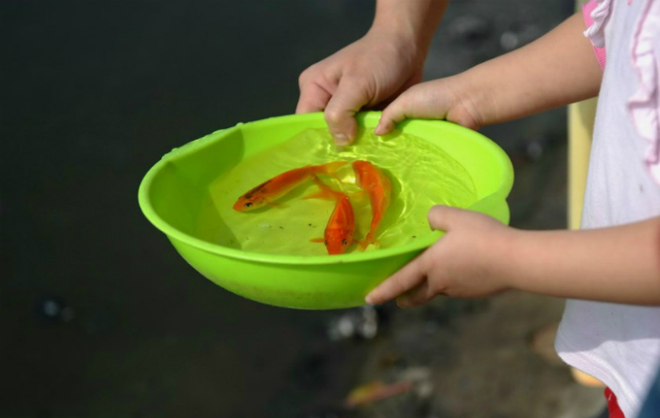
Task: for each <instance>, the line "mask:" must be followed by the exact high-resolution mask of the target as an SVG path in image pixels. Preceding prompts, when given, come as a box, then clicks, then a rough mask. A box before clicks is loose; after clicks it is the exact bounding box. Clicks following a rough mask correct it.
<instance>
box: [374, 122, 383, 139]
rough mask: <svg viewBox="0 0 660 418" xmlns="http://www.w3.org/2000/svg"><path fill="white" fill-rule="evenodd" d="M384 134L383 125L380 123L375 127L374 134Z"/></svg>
mask: <svg viewBox="0 0 660 418" xmlns="http://www.w3.org/2000/svg"><path fill="white" fill-rule="evenodd" d="M382 134H383V127H382V126H381V125H380V124H378V126H376V129H374V135H379V136H380V135H382Z"/></svg>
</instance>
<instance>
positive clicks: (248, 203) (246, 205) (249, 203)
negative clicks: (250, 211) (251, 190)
mask: <svg viewBox="0 0 660 418" xmlns="http://www.w3.org/2000/svg"><path fill="white" fill-rule="evenodd" d="M243 206H245V207H246V208H249V207H250V206H252V202H247V203H246V204H244V205H243Z"/></svg>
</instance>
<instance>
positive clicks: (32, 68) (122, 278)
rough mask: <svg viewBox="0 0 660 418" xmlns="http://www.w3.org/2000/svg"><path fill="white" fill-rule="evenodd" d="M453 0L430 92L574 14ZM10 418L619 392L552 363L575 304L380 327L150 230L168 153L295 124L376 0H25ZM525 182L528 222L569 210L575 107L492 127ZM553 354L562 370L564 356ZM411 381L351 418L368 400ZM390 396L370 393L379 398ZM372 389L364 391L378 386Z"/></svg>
mask: <svg viewBox="0 0 660 418" xmlns="http://www.w3.org/2000/svg"><path fill="white" fill-rule="evenodd" d="M494 3H495V2H492V1H485V0H483V1H462V2H458V1H457V2H454V4H452V5H451V6H450V8H449V10H448V12H447V16H446V19H445V21H444V23H443V26H442V28H441V29H440V30H439V31H438V34H437V36H436V41H435V42H434V44H433V47H432V51H431V53H430V55H429V59H428V65H427V77H428V78H432V77H437V76H441V75H446V74H451V73H453V72H456V71H460V70H462V69H464V68H467V67H468V66H470V65H473V64H476V63H478V62H480V61H483V60H484V59H488V58H490V57H493V56H496V55H498V54H501V53H503V52H504V51H506V50H508V49H510V48H513V47H516V46H518V45H521V44H523V43H525V42H528V41H530V40H531V39H533V38H534V37H536V36H538V35H539V34H540V33H542V32H544V31H546V30H547V29H549V28H551V27H552V26H554V25H555V24H557V23H558V22H559V21H560V20H561V19H562V18H563V17H564V16H566V15H567V14H568V13H570V10H571V9H572V3H570V2H556V3H553V4H551V5H550V4H546V2H542V1H522V0H516V1H514V0H500V1H498V2H497V3H498V6H497V7H495V6H494ZM0 8H1V9H0V11H1V13H0V19H1V21H0V44H1V45H2V50H3V52H4V53H3V58H4V59H3V64H2V68H1V71H2V76H3V80H4V81H5V82H4V83H3V88H2V89H3V90H2V96H1V97H2V113H1V116H2V123H1V124H0V140H1V143H0V146H1V147H2V148H1V152H0V158H1V159H2V160H1V161H2V163H1V164H0V170H1V172H0V178H1V179H2V189H1V190H2V194H1V198H2V202H1V207H0V210H1V211H2V212H1V213H2V215H1V222H2V229H1V230H2V232H1V242H0V244H1V246H2V247H1V254H0V257H1V258H0V260H1V267H0V268H1V270H0V276H1V277H2V281H1V282H0V286H1V287H0V289H1V292H0V332H1V333H2V335H1V338H0V370H1V371H2V375H3V377H4V379H3V387H2V390H1V391H0V416H3V417H4V416H7V417H35V418H36V417H40V418H42V417H43V418H46V417H48V418H55V417H180V416H195V417H207V416H208V417H219V416H220V417H236V418H239V417H250V418H256V417H268V418H279V417H305V418H312V417H327V418H330V417H333V416H334V417H344V416H346V417H349V416H356V417H369V418H372V417H373V418H375V417H399V416H408V417H427V418H431V417H538V418H542V417H567V418H568V417H571V418H572V417H575V418H589V417H591V416H592V415H593V414H595V413H596V412H598V410H599V409H600V407H601V406H602V401H601V396H600V390H598V389H588V388H584V387H581V386H579V385H577V384H576V383H574V382H573V380H572V379H571V376H570V372H569V370H568V369H567V368H566V367H565V366H563V365H561V364H558V363H556V362H555V360H554V359H553V358H552V356H551V355H546V356H545V357H544V356H542V355H539V354H537V353H536V351H535V350H534V349H532V345H530V344H531V341H532V338H533V336H534V335H536V334H535V333H536V331H537V330H539V329H542V328H543V327H545V326H546V325H547V324H552V323H554V322H555V321H557V320H558V319H559V317H560V315H561V309H562V304H563V301H561V300H556V299H549V298H542V297H535V296H531V295H524V294H519V293H508V294H505V295H502V296H499V297H496V298H492V299H488V300H478V301H460V300H446V299H437V300H436V301H434V302H433V303H432V304H429V305H428V306H426V307H424V308H419V309H413V310H407V311H400V310H397V309H396V308H395V307H394V306H391V305H386V306H384V307H381V308H380V309H379V310H378V312H377V315H378V318H379V332H378V334H377V336H376V337H375V338H373V339H364V338H359V337H357V338H341V337H338V336H337V335H335V338H334V339H333V338H331V336H330V334H329V330H333V329H336V324H337V321H340V320H342V318H344V316H345V315H346V314H350V315H358V316H359V315H363V314H364V312H362V311H360V310H351V311H327V312H306V311H293V310H286V309H279V308H273V307H269V306H264V305H260V304H257V303H254V302H251V301H248V300H244V299H242V298H240V297H237V296H235V295H233V294H230V293H228V292H226V291H224V290H222V289H221V288H218V287H217V286H215V285H213V284H212V283H211V282H209V281H207V280H206V279H204V278H203V277H201V276H200V275H198V274H197V273H196V272H195V271H194V270H192V269H191V268H190V267H189V266H188V265H187V264H186V263H185V262H184V261H183V260H182V259H181V258H180V257H179V256H178V255H177V254H176V253H175V251H174V249H173V248H172V247H171V246H170V244H169V243H168V242H167V240H166V239H165V238H164V237H163V236H162V235H161V234H160V233H159V232H157V231H156V230H155V229H154V228H153V227H152V226H151V225H150V224H149V223H148V222H147V221H146V220H145V219H144V217H143V216H142V215H141V213H140V211H139V208H138V206H137V188H138V185H139V182H140V180H141V178H142V176H143V175H144V173H146V171H147V170H148V168H149V167H150V166H151V165H152V164H153V163H154V162H155V161H157V160H158V158H159V157H160V156H161V155H162V154H164V153H166V152H167V151H169V150H170V149H172V148H173V147H176V146H179V145H181V144H183V143H186V142H188V141H190V140H192V139H195V138H198V137H200V136H203V135H205V134H207V133H209V132H212V131H214V130H216V129H219V128H223V127H227V126H231V125H234V124H235V123H237V122H239V121H250V120H255V119H260V118H264V117H269V116H275V115H281V114H286V113H291V112H292V111H293V109H294V108H295V104H296V100H297V76H298V74H299V73H300V71H302V70H303V69H304V68H305V67H306V66H308V65H310V64H311V63H313V62H315V61H316V60H318V59H321V58H323V57H325V56H327V55H328V54H330V53H331V52H333V51H335V50H337V49H338V48H340V47H341V46H343V45H345V44H347V43H349V42H350V41H352V40H354V39H356V38H358V37H359V36H360V35H362V34H363V33H364V31H365V30H366V29H367V28H368V26H369V24H370V21H371V16H372V13H373V4H372V2H371V1H366V0H365V1H348V0H336V1H322V0H313V1H309V0H306V1H303V0H298V1H294V0H287V1H283V2H266V1H256V0H250V1H241V2H238V1H218V2H212V3H211V2H203V3H187V2H165V1H137V2H96V1H93V2H77V1H71V2H50V1H33V0H24V1H5V2H3V3H2V5H0ZM483 133H484V134H486V135H488V136H489V137H491V138H493V139H494V140H495V141H496V142H498V143H499V144H500V145H501V146H502V147H503V148H504V149H505V150H506V151H507V152H508V153H509V154H510V155H511V158H512V160H513V161H514V165H515V168H516V184H515V187H514V190H513V192H512V194H511V197H510V204H511V209H512V224H513V225H515V226H517V227H521V228H558V227H564V226H565V217H566V197H565V195H566V190H565V184H566V166H565V163H566V158H565V154H566V127H565V111H564V110H561V109H560V110H556V111H552V112H548V113H546V114H544V115H540V116H537V117H534V118H528V119H526V120H524V121H519V122H515V123H509V124H505V125H501V126H498V127H490V128H486V129H484V130H483ZM546 357H547V358H546ZM375 381H382V382H383V384H392V383H396V382H401V381H403V382H412V386H410V385H408V386H406V385H403V386H401V385H400V386H398V387H395V389H397V388H398V390H399V391H401V392H403V393H401V394H399V395H396V396H391V397H389V398H387V399H385V400H382V401H373V402H370V403H368V404H367V405H366V406H362V407H357V408H353V409H347V408H346V406H345V400H346V398H347V396H348V395H349V394H350V393H351V391H352V390H353V389H354V388H356V387H361V386H362V387H363V385H365V384H368V383H370V382H375ZM374 387H375V386H373V385H372V386H370V387H369V388H371V389H373V388H374ZM363 393H364V391H363Z"/></svg>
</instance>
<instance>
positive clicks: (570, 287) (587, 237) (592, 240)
mask: <svg viewBox="0 0 660 418" xmlns="http://www.w3.org/2000/svg"><path fill="white" fill-rule="evenodd" d="M500 250H501V251H502V252H501V253H499V254H498V255H497V256H498V259H499V261H496V263H495V264H496V266H497V267H496V268H495V269H494V270H495V271H494V273H495V274H497V275H501V276H502V277H504V276H506V279H505V280H506V281H507V282H508V284H509V285H510V287H512V288H516V289H520V290H524V291H529V292H533V293H538V294H544V295H549V296H557V297H564V298H574V299H589V300H597V301H608V302H617V303H629V304H640V305H660V217H657V218H653V219H650V220H647V221H643V222H638V223H634V224H628V225H623V226H617V227H610V228H603V229H594V230H581V231H519V230H514V231H513V232H512V234H511V236H510V239H509V240H508V241H507V243H506V245H504V246H502V247H500Z"/></svg>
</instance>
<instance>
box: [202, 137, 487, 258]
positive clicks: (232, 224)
mask: <svg viewBox="0 0 660 418" xmlns="http://www.w3.org/2000/svg"><path fill="white" fill-rule="evenodd" d="M338 160H341V161H348V162H352V161H355V160H368V161H371V162H372V163H373V164H374V165H375V166H377V167H378V168H380V169H381V170H383V171H384V173H385V174H386V175H387V176H388V177H389V179H390V181H391V182H392V203H391V205H390V207H389V209H388V211H387V213H386V215H385V217H384V219H383V221H382V223H381V225H380V227H379V228H378V232H377V238H378V244H377V245H372V246H369V247H368V248H367V249H366V251H373V250H376V249H378V248H390V247H394V246H398V245H403V244H407V243H410V242H411V241H413V240H416V239H419V238H421V237H424V236H426V235H428V234H429V233H430V232H431V231H430V229H429V226H428V221H427V212H428V210H429V209H430V208H431V206H433V205H435V204H444V205H451V206H456V207H467V206H469V205H470V204H472V203H474V202H475V201H476V191H475V187H474V183H473V182H472V179H471V177H470V175H469V173H468V172H467V170H466V169H465V168H464V167H463V166H462V165H461V164H460V163H458V162H457V161H456V160H455V159H453V158H452V157H451V156H450V155H449V154H447V153H446V152H444V151H443V150H442V149H441V148H439V147H438V146H436V145H434V144H431V143H429V142H428V141H425V140H424V139H422V138H419V137H417V136H414V135H411V134H404V133H395V134H391V135H388V136H385V137H378V136H376V135H374V134H373V131H371V130H363V131H361V132H360V133H359V134H358V137H357V139H356V141H355V143H354V145H352V146H349V147H345V148H343V149H337V147H336V146H335V144H334V141H333V140H332V138H331V136H330V134H329V132H328V130H327V129H308V130H306V131H303V132H301V133H300V134H298V135H296V136H294V137H292V138H291V139H289V140H287V141H285V142H283V143H280V144H278V145H276V146H274V147H272V148H269V149H268V150H267V152H261V153H258V154H256V155H253V156H250V157H248V158H246V159H245V160H243V161H241V163H240V164H238V165H237V166H235V167H234V168H233V169H231V170H230V171H228V172H226V173H224V174H223V175H221V176H220V177H219V178H218V179H217V180H215V181H214V182H213V183H211V185H210V186H209V200H208V202H207V204H206V205H205V207H204V208H203V210H202V213H201V214H200V219H199V227H198V231H197V236H198V237H199V238H201V239H204V240H206V241H209V242H213V243H215V244H218V245H222V246H226V247H231V248H237V249H242V250H244V251H248V252H254V253H268V254H281V255H303V256H316V255H327V252H326V250H325V247H324V245H323V244H322V243H314V242H311V240H312V239H315V238H321V237H323V231H324V229H325V226H326V224H327V221H328V218H329V217H330V214H331V213H332V210H333V208H334V202H333V201H328V200H320V199H305V198H304V197H305V196H306V195H310V194H312V193H313V192H315V191H317V190H318V188H317V186H316V185H315V184H314V183H313V182H312V181H309V182H307V183H306V184H304V185H302V186H300V187H298V188H297V189H295V190H294V191H292V192H291V193H290V194H288V195H286V196H285V197H283V198H281V199H280V200H278V201H277V202H276V203H277V206H275V207H270V206H266V207H264V208H262V209H258V210H255V211H251V212H243V213H241V212H237V211H235V210H233V209H232V205H233V204H234V202H235V201H236V199H238V197H239V196H241V195H242V194H244V193H245V192H247V191H248V190H250V189H251V188H253V187H254V186H256V185H258V184H261V183H263V182H264V181H266V180H268V179H270V178H272V177H274V176H276V175H278V174H280V173H282V172H284V171H287V170H291V169H293V168H298V167H302V166H305V165H310V164H311V165H316V164H323V163H326V162H330V161H338ZM338 174H339V177H340V179H341V182H342V183H343V184H342V185H340V184H339V182H338V181H337V180H334V179H331V178H325V179H324V180H326V181H327V182H328V183H329V184H331V185H333V186H334V187H335V188H339V187H342V188H343V189H344V191H345V192H346V193H347V194H348V195H349V197H350V198H351V201H352V203H353V207H354V210H355V217H356V226H357V230H356V236H355V238H356V239H362V238H364V236H365V235H366V234H367V232H368V231H369V227H370V223H371V207H370V205H369V199H368V198H367V197H366V196H365V195H364V194H361V193H360V189H359V188H358V187H357V186H355V184H354V182H355V175H354V172H353V170H352V168H351V166H350V164H347V165H346V167H344V168H342V169H340V171H339V173H338ZM355 251H360V250H359V248H358V247H357V246H356V245H353V246H352V247H351V248H349V250H348V251H347V252H348V253H351V252H355Z"/></svg>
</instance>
